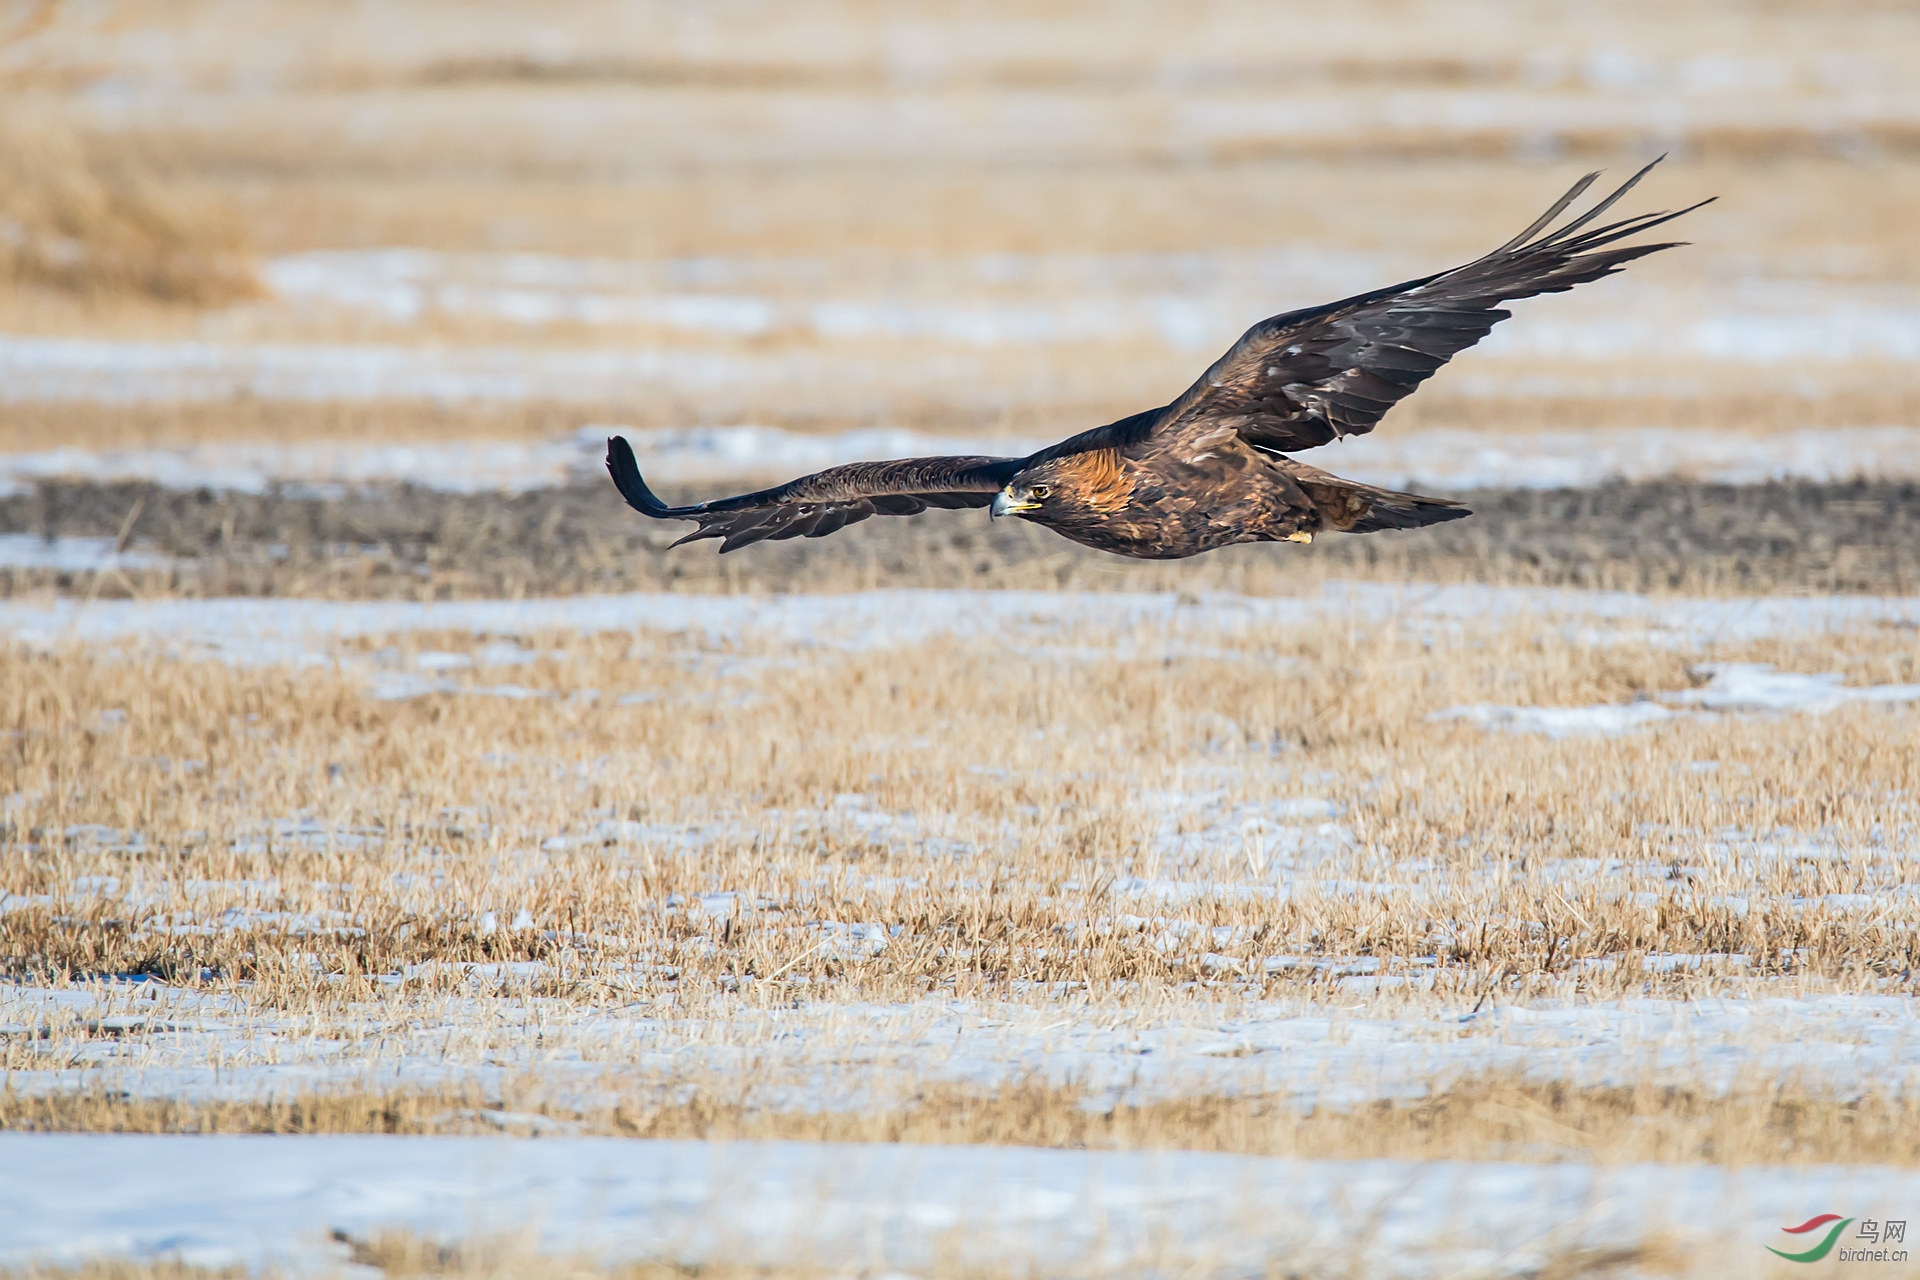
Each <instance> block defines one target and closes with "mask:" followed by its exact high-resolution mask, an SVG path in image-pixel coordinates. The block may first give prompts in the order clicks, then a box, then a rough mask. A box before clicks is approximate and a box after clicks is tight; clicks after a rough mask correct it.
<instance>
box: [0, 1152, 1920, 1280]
mask: <svg viewBox="0 0 1920 1280" xmlns="http://www.w3.org/2000/svg"><path fill="white" fill-rule="evenodd" d="M1916 1205H1920V1174H1916V1173H1915V1172H1913V1171H1912V1170H1903V1169H1884V1168H1874V1167H1832V1166H1827V1167H1820V1166H1816V1167H1811V1168H1795V1169H1783V1168H1768V1167H1764V1166H1762V1167H1755V1168H1745V1169H1737V1170H1728V1169H1722V1168H1714V1167H1708V1166H1698V1165H1695V1166H1688V1165H1678V1166H1674V1165H1628V1166H1622V1167H1615V1168H1594V1167H1589V1166H1582V1165H1570V1164H1569V1165H1557V1166H1549V1167H1542V1166H1539V1165H1514V1164H1500V1163H1460V1162H1440V1163H1429V1164H1419V1163H1414V1162H1409V1161H1394V1160H1367V1161H1337V1160H1318V1161H1305V1160H1286V1159H1272V1158H1255V1157H1244V1156H1226V1155H1213V1154H1201V1153H1191V1152H1177V1153H1176V1152H1079V1151H1041V1150H1033V1149H1029V1148H1020V1147H998V1148H996V1147H940V1146H890V1145H874V1146H858V1147H852V1146H837V1145H831V1144H802V1143H739V1144H732V1145H724V1144H722V1145H711V1144H705V1143H694V1142H641V1141H622V1140H617V1139H616V1140H607V1139H579V1138H547V1139H542V1140H540V1141H536V1142H525V1141H512V1140H504V1139H486V1138H387V1137H293V1138H287V1137H213V1138H206V1137H147V1136H128V1135H36V1134H5V1135H0V1242H4V1243H0V1263H15V1264H19V1263H25V1262H28V1261H30V1260H36V1259H39V1260H54V1261H61V1260H65V1261H79V1260H81V1259H84V1258H98V1257H102V1256H106V1257H114V1256H118V1257H127V1258H134V1259H141V1260H158V1259H174V1258H177V1259H181V1260H184V1261H187V1262H191V1263H197V1264H200V1265H203V1266H236V1265H237V1266H243V1267H246V1268H248V1269H250V1270H254V1271H259V1270H263V1269H265V1268H268V1267H274V1268H277V1269H283V1270H284V1271H285V1272H287V1273H290V1274H294V1275H312V1274H332V1273H334V1272H336V1271H338V1270H339V1269H341V1268H342V1267H343V1266H344V1265H345V1264H346V1263H347V1262H348V1261H349V1259H350V1256H351V1255H350V1253H349V1244H348V1243H347V1241H342V1240H337V1239H335V1238H334V1234H335V1233H336V1232H338V1233H340V1234H341V1235H344V1236H346V1237H348V1240H353V1241H368V1240H370V1239H373V1238H375V1237H377V1236H378V1235H379V1233H381V1232H383V1231H395V1230H405V1231H408V1232H411V1233H413V1234H415V1235H417V1236H421V1237H425V1238H427V1239H429V1240H441V1241H447V1242H450V1243H455V1242H460V1241H467V1242H472V1241H473V1240H475V1238H476V1236H478V1237H481V1238H484V1237H486V1236H493V1237H496V1238H497V1237H511V1236H514V1235H520V1236H521V1237H522V1240H523V1241H524V1246H531V1247H533V1248H535V1249H538V1250H539V1251H541V1252H544V1253H548V1254H559V1255H573V1256H580V1255H585V1256H588V1257H594V1258H600V1259H607V1260H620V1259H628V1260H638V1259H645V1260H671V1261H676V1262H680V1263H682V1264H686V1265H692V1264H698V1263H700V1262H703V1261H728V1262H758V1263H761V1264H763V1265H764V1264H784V1265H787V1266H792V1265H794V1264H795V1263H796V1262H798V1263H801V1264H803V1265H804V1264H807V1263H813V1264H817V1265H820V1266H822V1267H826V1268H829V1269H833V1268H846V1267H855V1268H867V1269H869V1271H871V1270H878V1269H880V1268H882V1267H890V1268H896V1269H907V1270H910V1271H913V1272H918V1273H920V1274H926V1273H929V1272H931V1271H936V1270H939V1269H941V1267H942V1266H943V1265H944V1266H948V1267H958V1268H962V1269H964V1268H973V1267H977V1268H983V1269H985V1268H992V1269H993V1271H994V1273H1001V1272H1005V1273H1020V1272H1023V1271H1025V1270H1026V1269H1027V1268H1029V1267H1034V1268H1045V1269H1049V1270H1062V1269H1064V1270H1066V1271H1069V1272H1071V1273H1075V1274H1077V1273H1079V1272H1080V1271H1081V1270H1083V1269H1084V1270H1086V1271H1099V1270H1102V1269H1104V1268H1106V1267H1140V1266H1153V1267H1159V1268H1165V1269H1167V1270H1168V1271H1169V1272H1172V1271H1177V1270H1179V1269H1180V1268H1182V1267H1198V1268H1205V1269H1207V1270H1208V1271H1210V1272H1220V1271H1224V1272H1227V1273H1243V1272H1244V1273H1251V1274H1262V1273H1265V1272H1266V1271H1267V1270H1269V1269H1271V1268H1273V1267H1276V1266H1285V1267H1287V1269H1288V1271H1289V1273H1291V1274H1306V1275H1319V1274H1329V1275H1334V1274H1337V1275H1348V1274H1366V1275H1378V1276H1396V1277H1428V1276H1433V1277H1439V1276H1460V1275H1476V1276H1477V1275H1486V1276H1505V1275H1525V1274H1537V1273H1538V1272H1539V1271H1540V1269H1541V1267H1542V1266H1543V1265H1544V1264H1545V1263H1546V1262H1547V1261H1548V1260H1549V1259H1552V1258H1554V1257H1555V1256H1556V1255H1564V1254H1568V1253H1572V1252H1573V1251H1575V1250H1578V1249H1582V1248H1585V1249H1596V1250H1625V1249H1630V1248H1632V1247H1633V1246H1635V1245H1646V1244H1652V1243H1654V1242H1656V1241H1665V1242H1668V1243H1669V1244H1670V1245H1671V1246H1672V1247H1675V1248H1678V1249H1680V1250H1682V1251H1683V1256H1687V1257H1690V1258H1692V1259H1693V1260H1694V1270H1692V1271H1690V1272H1689V1274H1707V1275H1743V1274H1745V1275H1751V1274H1755V1273H1757V1272H1758V1271H1759V1270H1761V1269H1762V1268H1763V1266H1764V1264H1766V1263H1768V1262H1770V1261H1771V1258H1770V1257H1769V1256H1768V1255H1767V1253H1766V1252H1765V1249H1766V1248H1767V1247H1768V1246H1770V1245H1778V1246H1781V1247H1782V1248H1783V1250H1798V1249H1800V1248H1802V1247H1804V1246H1805V1245H1806V1244H1807V1243H1808V1242H1809V1240H1813V1241H1817V1240H1818V1236H1814V1237H1808V1236H1805V1235H1801V1236H1792V1235H1783V1234H1782V1233H1781V1228H1782V1227H1786V1226H1792V1225H1796V1224H1799V1223H1801V1222H1804V1221H1806V1220H1808V1219H1809V1218H1811V1217H1813V1216H1814V1215H1815V1214H1817V1213H1820V1212H1833V1211H1837V1212H1838V1213H1839V1214H1841V1215H1843V1216H1845V1217H1847V1218H1849V1219H1854V1220H1856V1221H1857V1220H1860V1219H1866V1218H1873V1219H1876V1220H1886V1221H1899V1222H1901V1223H1902V1224H1903V1226H1904V1224H1905V1222H1906V1221H1907V1220H1908V1219H1909V1218H1910V1217H1911V1216H1912V1215H1913V1213H1914V1206H1916ZM483 1224H484V1225H483ZM1855 1234H1857V1233H1856V1232H1854V1231H1851V1230H1850V1231H1849V1232H1848V1234H1847V1237H1846V1239H1847V1240H1849V1241H1850V1240H1852V1239H1853V1237H1854V1235H1855ZM524 1246H523V1247H524Z"/></svg>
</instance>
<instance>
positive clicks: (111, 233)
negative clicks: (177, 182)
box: [0, 113, 261, 306]
mask: <svg viewBox="0 0 1920 1280" xmlns="http://www.w3.org/2000/svg"><path fill="white" fill-rule="evenodd" d="M0 281H5V282H7V283H8V284H10V285H12V286H13V287H15V288H19V287H21V286H32V285H38V286H47V287H51V288H54V289H58V290H63V291H66V292H68V293H73V294H79V295H82V296H84V297H87V298H89V299H92V298H96V297H100V296H107V297H112V296H117V295H126V294H133V295H140V296H144V297H147V298H151V299H156V300H158V301H161V302H172V303H187V304H191V305H194V306H213V305H220V304H225V303H231V302H235V301H237V300H240V299H243V298H252V297H257V296H259V294H260V292H261V286H260V282H259V280H258V279H257V278H256V277H255V276H254V273H253V266H252V264H251V262H250V261H249V259H248V255H247V250H246V239H245V236H244V234H243V232H242V230H241V227H240V224H239V223H238V221H237V220H236V219H235V217H234V215H233V213H232V211H231V210H229V209H227V208H226V207H224V206H223V205H222V204H221V203H219V202H217V201H209V200H204V199H203V200H195V199H192V198H187V197H183V196H182V195H181V194H180V193H178V192H175V191H171V190H169V189H168V188H167V187H166V186H165V185H164V184H162V183H161V182H160V181H159V180H158V179H157V178H156V177H155V176H154V175H153V174H152V173H150V172H148V171H147V170H146V169H145V168H144V167H143V166H141V165H139V164H138V163H137V162H136V161H134V160H132V159H131V158H128V159H121V160H116V161H105V160H103V159H102V158H101V157H99V156H98V155H96V154H95V153H94V152H93V151H92V150H90V149H89V147H88V146H87V144H86V143H85V142H83V141H82V140H81V138H80V137H79V136H77V135H76V134H75V133H74V132H73V131H72V130H71V129H70V128H68V127H66V126H65V125H64V124H62V123H61V122H59V121H58V120H57V119H54V118H52V117H48V116H44V115H42V116H40V117H37V118H36V117H35V116H33V115H31V114H28V115H27V116H25V117H24V118H21V117H20V116H18V115H17V114H11V113H10V117H9V118H8V119H7V120H6V122H5V124H4V125H3V126H0Z"/></svg>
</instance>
